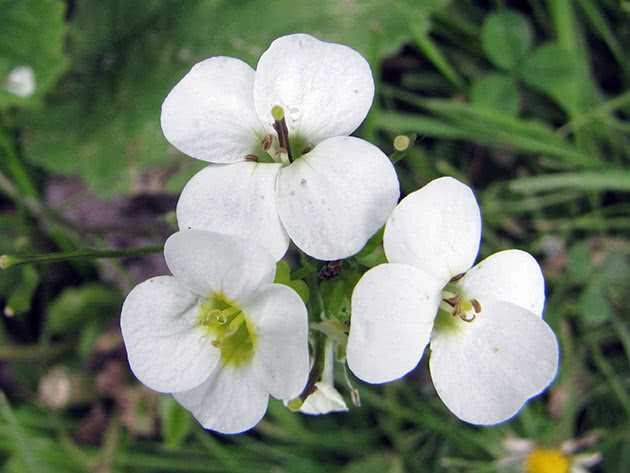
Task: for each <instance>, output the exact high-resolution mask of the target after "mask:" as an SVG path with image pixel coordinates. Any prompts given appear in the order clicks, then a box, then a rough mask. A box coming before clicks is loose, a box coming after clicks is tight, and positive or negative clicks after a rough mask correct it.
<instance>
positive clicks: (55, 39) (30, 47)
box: [0, 0, 66, 109]
mask: <svg viewBox="0 0 630 473" xmlns="http://www.w3.org/2000/svg"><path fill="white" fill-rule="evenodd" d="M64 9H65V5H64V2H61V1H57V0H20V1H15V0H0V12H2V14H0V109H2V108H6V107H8V106H11V105H34V104H36V103H38V102H40V101H41V99H42V97H43V96H44V94H46V92H48V90H49V89H50V88H51V87H52V86H54V85H55V83H56V82H57V79H58V78H59V76H60V75H61V74H62V72H63V71H64V69H65V67H66V59H65V57H64V54H63V42H64V18H63V17H64ZM21 66H24V67H28V68H31V69H32V71H33V75H34V79H35V91H34V93H33V95H31V96H28V97H21V96H18V95H15V94H13V93H11V92H9V91H8V90H7V88H6V81H7V76H8V74H9V73H10V72H11V71H13V70H15V68H16V67H21Z"/></svg>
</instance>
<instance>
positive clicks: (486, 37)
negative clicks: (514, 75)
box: [481, 10, 533, 70]
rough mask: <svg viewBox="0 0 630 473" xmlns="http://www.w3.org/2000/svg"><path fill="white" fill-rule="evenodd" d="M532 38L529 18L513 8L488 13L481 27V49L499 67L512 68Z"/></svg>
mask: <svg viewBox="0 0 630 473" xmlns="http://www.w3.org/2000/svg"><path fill="white" fill-rule="evenodd" d="M532 39H533V38H532V28H531V25H530V24H529V20H528V19H527V17H525V16H523V15H521V14H520V13H518V12H516V11H514V10H503V11H500V12H499V13H493V14H491V15H488V17H487V18H486V20H485V21H484V23H483V26H482V28H481V45H482V47H483V50H484V52H485V53H486V56H487V57H488V59H489V60H490V62H492V63H493V64H494V65H495V66H497V67H499V68H501V69H508V70H511V69H514V68H515V67H516V66H517V64H518V63H519V62H520V61H521V60H522V59H523V58H524V57H525V55H526V54H527V52H528V51H529V49H530V47H531V45H532Z"/></svg>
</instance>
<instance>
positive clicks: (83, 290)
mask: <svg viewBox="0 0 630 473" xmlns="http://www.w3.org/2000/svg"><path fill="white" fill-rule="evenodd" d="M120 303H121V296H120V294H119V292H118V291H117V290H114V289H111V288H109V287H107V286H104V285H102V284H98V283H91V284H86V285H84V286H81V287H71V288H68V289H66V290H64V291H63V292H62V293H61V295H59V296H58V297H57V298H56V299H54V300H53V301H52V302H51V303H50V305H49V307H48V318H47V320H46V330H47V331H48V333H50V334H51V335H63V334H68V333H74V332H75V331H77V330H79V329H82V328H83V327H84V326H86V325H89V324H91V323H93V322H94V321H96V320H104V319H109V318H111V317H112V316H117V315H118V314H119V312H120ZM88 323H89V324H88Z"/></svg>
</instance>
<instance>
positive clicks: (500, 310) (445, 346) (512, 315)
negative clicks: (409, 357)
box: [429, 299, 558, 425]
mask: <svg viewBox="0 0 630 473" xmlns="http://www.w3.org/2000/svg"><path fill="white" fill-rule="evenodd" d="M481 303H482V307H483V310H482V312H481V313H480V314H479V315H478V316H477V317H476V318H475V320H474V322H471V323H466V322H461V321H460V322H459V326H458V327H457V328H456V329H453V328H450V329H448V330H438V329H437V328H436V330H435V331H434V333H433V335H432V337H431V357H430V360H429V367H430V370H431V378H432V379H433V384H434V386H435V389H436V391H437V393H438V395H439V396H440V398H441V399H442V401H443V402H444V404H445V405H446V407H448V409H449V410H450V411H451V412H452V413H453V414H455V415H456V416H457V417H459V418H460V419H461V420H463V421H466V422H469V423H471V424H478V425H493V424H497V423H499V422H503V421H505V420H507V419H509V418H510V417H512V416H514V415H515V414H516V413H517V412H518V411H519V410H520V409H521V408H522V407H523V405H524V404H525V402H527V400H528V399H530V398H531V397H533V396H536V395H537V394H539V393H541V392H542V391H543V390H544V389H545V388H546V387H547V386H548V385H549V384H550V383H551V381H553V379H554V378H555V376H556V372H557V369H558V341H557V340H556V336H555V335H554V333H553V332H552V331H551V329H550V328H549V326H548V325H547V324H546V323H545V322H544V321H543V320H542V319H541V318H540V317H538V316H537V315H536V314H533V313H532V312H529V311H527V310H525V309H523V308H522V307H520V306H517V305H514V304H510V303H508V302H503V301H496V300H492V299H485V300H483V301H481Z"/></svg>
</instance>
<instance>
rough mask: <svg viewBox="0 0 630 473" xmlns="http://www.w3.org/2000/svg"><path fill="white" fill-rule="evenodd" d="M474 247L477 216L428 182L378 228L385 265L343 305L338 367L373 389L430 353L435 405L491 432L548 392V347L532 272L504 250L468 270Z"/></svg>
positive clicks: (443, 184) (461, 188)
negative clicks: (348, 316)
mask: <svg viewBox="0 0 630 473" xmlns="http://www.w3.org/2000/svg"><path fill="white" fill-rule="evenodd" d="M480 238H481V216H480V212H479V207H478V205H477V202H476V200H475V197H474V195H473V193H472V191H471V190H470V188H468V187H467V186H466V185H464V184H462V183H460V182H459V181H457V180H455V179H453V178H448V177H446V178H441V179H437V180H435V181H432V182H431V183H429V184H428V185H426V186H425V187H424V188H422V189H420V190H418V191H416V192H414V193H412V194H410V195H408V196H407V197H406V198H404V199H403V200H402V201H401V202H400V204H399V205H398V206H397V207H396V209H395V210H394V212H393V213H392V215H391V217H390V219H389V220H388V222H387V224H386V227H385V234H384V249H385V254H386V256H387V259H388V261H389V263H388V264H382V265H380V266H377V267H375V268H372V269H371V270H370V271H368V272H367V273H365V275H364V276H363V277H362V278H361V280H360V281H359V283H358V284H357V286H356V288H355V290H354V293H353V295H352V303H351V308H352V321H351V328H350V335H349V341H348V350H347V359H348V365H349V367H350V369H351V370H352V371H353V372H354V374H355V375H356V376H358V377H359V378H360V379H362V380H364V381H367V382H370V383H383V382H388V381H393V380H395V379H397V378H400V377H401V376H403V375H405V374H406V373H407V372H409V371H410V370H412V369H413V368H414V367H415V366H416V365H417V363H418V362H419V360H420V358H421V356H422V353H423V351H424V349H425V347H426V345H427V344H429V343H430V351H431V353H430V360H429V368H430V371H431V378H432V379H433V384H434V386H435V389H436V391H437V393H438V395H439V396H440V398H441V399H442V401H443V402H444V403H445V404H446V406H447V407H448V408H449V409H450V410H451V411H452V412H453V413H454V414H455V415H456V416H457V417H459V418H460V419H462V420H464V421H466V422H470V423H473V424H480V425H491V424H496V423H499V422H502V421H504V420H506V419H509V418H510V417H512V416H513V415H515V414H516V413H517V412H518V411H519V409H520V408H521V407H522V406H523V404H524V403H525V402H526V401H527V400H528V399H529V398H531V397H533V396H535V395H537V394H539V393H540V392H542V390H544V389H545V388H546V387H547V386H548V385H549V384H550V383H551V381H552V380H553V379H554V377H555V375H556V371H557V367H558V342H557V340H556V337H555V335H554V333H553V332H552V331H551V329H550V328H549V326H548V325H547V324H546V323H545V322H544V321H543V320H542V311H543V305H544V300H545V291H544V279H543V276H542V272H541V270H540V267H539V265H538V263H537V262H536V261H535V260H534V258H533V257H532V256H531V255H529V254H528V253H525V252H524V251H519V250H508V251H502V252H499V253H496V254H494V255H492V256H490V257H488V258H486V259H485V260H483V261H482V262H480V263H479V264H477V265H476V266H474V267H473V268H472V269H471V266H472V265H473V263H474V261H475V258H476V256H477V252H478V250H479V242H480ZM436 315H437V317H436Z"/></svg>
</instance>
